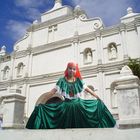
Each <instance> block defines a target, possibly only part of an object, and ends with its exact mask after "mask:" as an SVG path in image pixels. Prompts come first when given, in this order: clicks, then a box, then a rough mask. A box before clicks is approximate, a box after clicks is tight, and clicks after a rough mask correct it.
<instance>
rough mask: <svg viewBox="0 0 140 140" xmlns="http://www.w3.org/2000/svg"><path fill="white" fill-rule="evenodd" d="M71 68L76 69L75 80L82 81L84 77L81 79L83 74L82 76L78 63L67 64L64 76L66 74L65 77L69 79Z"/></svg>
mask: <svg viewBox="0 0 140 140" xmlns="http://www.w3.org/2000/svg"><path fill="white" fill-rule="evenodd" d="M69 67H76V73H75V76H74V77H75V78H80V79H82V77H81V74H80V71H79V67H78V64H77V63H74V62H69V63H68V64H67V68H66V70H65V72H64V74H65V77H68V68H69Z"/></svg>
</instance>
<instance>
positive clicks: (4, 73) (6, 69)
mask: <svg viewBox="0 0 140 140" xmlns="http://www.w3.org/2000/svg"><path fill="white" fill-rule="evenodd" d="M9 71H10V68H9V66H5V67H4V70H3V80H7V79H8V77H9Z"/></svg>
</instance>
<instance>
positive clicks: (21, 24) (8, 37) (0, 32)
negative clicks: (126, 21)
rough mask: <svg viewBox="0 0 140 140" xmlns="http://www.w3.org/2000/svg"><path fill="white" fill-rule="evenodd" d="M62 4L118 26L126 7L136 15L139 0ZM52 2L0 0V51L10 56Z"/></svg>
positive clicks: (76, 0)
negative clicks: (18, 42) (27, 30)
mask: <svg viewBox="0 0 140 140" xmlns="http://www.w3.org/2000/svg"><path fill="white" fill-rule="evenodd" d="M62 4H63V5H69V6H71V7H73V8H74V7H75V6H76V5H79V6H80V7H81V9H83V10H85V11H86V13H87V15H88V17H89V18H94V17H100V18H101V19H102V21H103V23H104V25H105V26H106V27H108V26H113V25H116V24H119V23H120V18H121V17H123V16H125V15H126V14H127V8H128V7H131V8H132V9H133V12H135V13H140V0H62ZM53 5H54V0H0V48H1V47H2V46H3V45H5V46H6V51H7V53H11V52H12V50H13V46H14V44H15V43H16V42H17V41H18V40H19V39H20V38H22V37H23V36H24V35H25V33H26V29H27V28H28V27H29V26H30V25H31V24H32V23H33V21H34V20H39V19H40V17H41V14H42V13H44V12H46V11H48V10H50V9H51V8H53Z"/></svg>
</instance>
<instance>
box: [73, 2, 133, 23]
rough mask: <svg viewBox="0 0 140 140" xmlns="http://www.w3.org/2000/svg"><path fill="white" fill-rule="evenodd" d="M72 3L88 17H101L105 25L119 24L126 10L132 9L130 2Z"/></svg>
mask: <svg viewBox="0 0 140 140" xmlns="http://www.w3.org/2000/svg"><path fill="white" fill-rule="evenodd" d="M73 3H75V5H80V6H81V8H82V9H84V10H85V11H86V12H87V14H88V15H89V17H97V16H98V17H101V19H102V20H103V22H104V23H105V25H113V24H117V23H119V20H120V18H121V17H122V16H124V15H126V14H127V12H126V9H127V8H128V7H131V6H132V7H133V3H132V2H131V0H115V1H114V0H73Z"/></svg>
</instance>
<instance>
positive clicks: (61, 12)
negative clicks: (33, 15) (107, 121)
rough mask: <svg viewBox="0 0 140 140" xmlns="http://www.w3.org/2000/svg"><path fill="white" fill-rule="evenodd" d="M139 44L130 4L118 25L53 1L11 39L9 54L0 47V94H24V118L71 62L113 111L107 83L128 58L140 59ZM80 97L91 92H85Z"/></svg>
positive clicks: (139, 20) (139, 22)
mask: <svg viewBox="0 0 140 140" xmlns="http://www.w3.org/2000/svg"><path fill="white" fill-rule="evenodd" d="M139 44H140V14H139V13H133V11H132V8H128V9H127V15H126V16H124V17H122V18H121V19H120V23H119V24H118V25H114V26H111V27H104V24H103V22H102V20H101V19H100V18H88V16H87V15H86V13H85V11H84V10H82V9H81V8H80V6H76V7H75V8H74V9H73V8H71V7H69V6H63V5H62V1H61V0H55V4H54V7H53V8H52V9H51V10H50V11H47V12H45V13H43V14H42V15H41V21H34V22H33V24H32V25H31V26H30V27H29V28H28V29H27V32H26V34H25V36H24V37H23V38H21V39H20V40H19V41H18V42H16V43H15V45H14V50H13V52H12V53H11V54H10V55H7V54H6V52H5V47H4V46H3V47H2V48H1V51H0V97H2V96H3V95H5V94H7V93H10V92H12V91H13V90H14V89H16V92H17V93H19V94H22V95H23V96H25V97H26V103H25V117H29V115H30V114H31V112H32V111H33V109H34V107H35V105H37V104H39V103H45V102H46V101H47V92H48V91H50V90H51V89H52V88H53V87H54V86H55V83H56V81H57V80H58V79H59V78H60V77H61V76H63V73H64V70H65V68H66V65H67V63H68V62H70V61H75V62H77V63H78V64H79V68H80V71H81V74H82V76H83V79H84V81H85V83H86V84H87V85H88V86H89V87H90V88H92V89H94V90H95V92H96V93H97V94H98V95H99V96H100V98H101V99H102V100H103V101H104V103H105V104H106V105H107V107H108V108H109V109H110V111H111V112H112V114H117V103H116V101H115V96H116V95H115V92H113V91H112V90H111V83H112V82H113V81H114V80H115V79H116V78H118V77H119V76H120V70H121V68H122V67H123V66H124V65H126V64H127V62H128V58H129V57H131V58H140V46H139ZM83 98H85V99H89V98H91V97H90V95H88V94H84V97H83ZM0 104H3V103H2V101H1V100H0ZM0 114H1V112H0Z"/></svg>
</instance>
